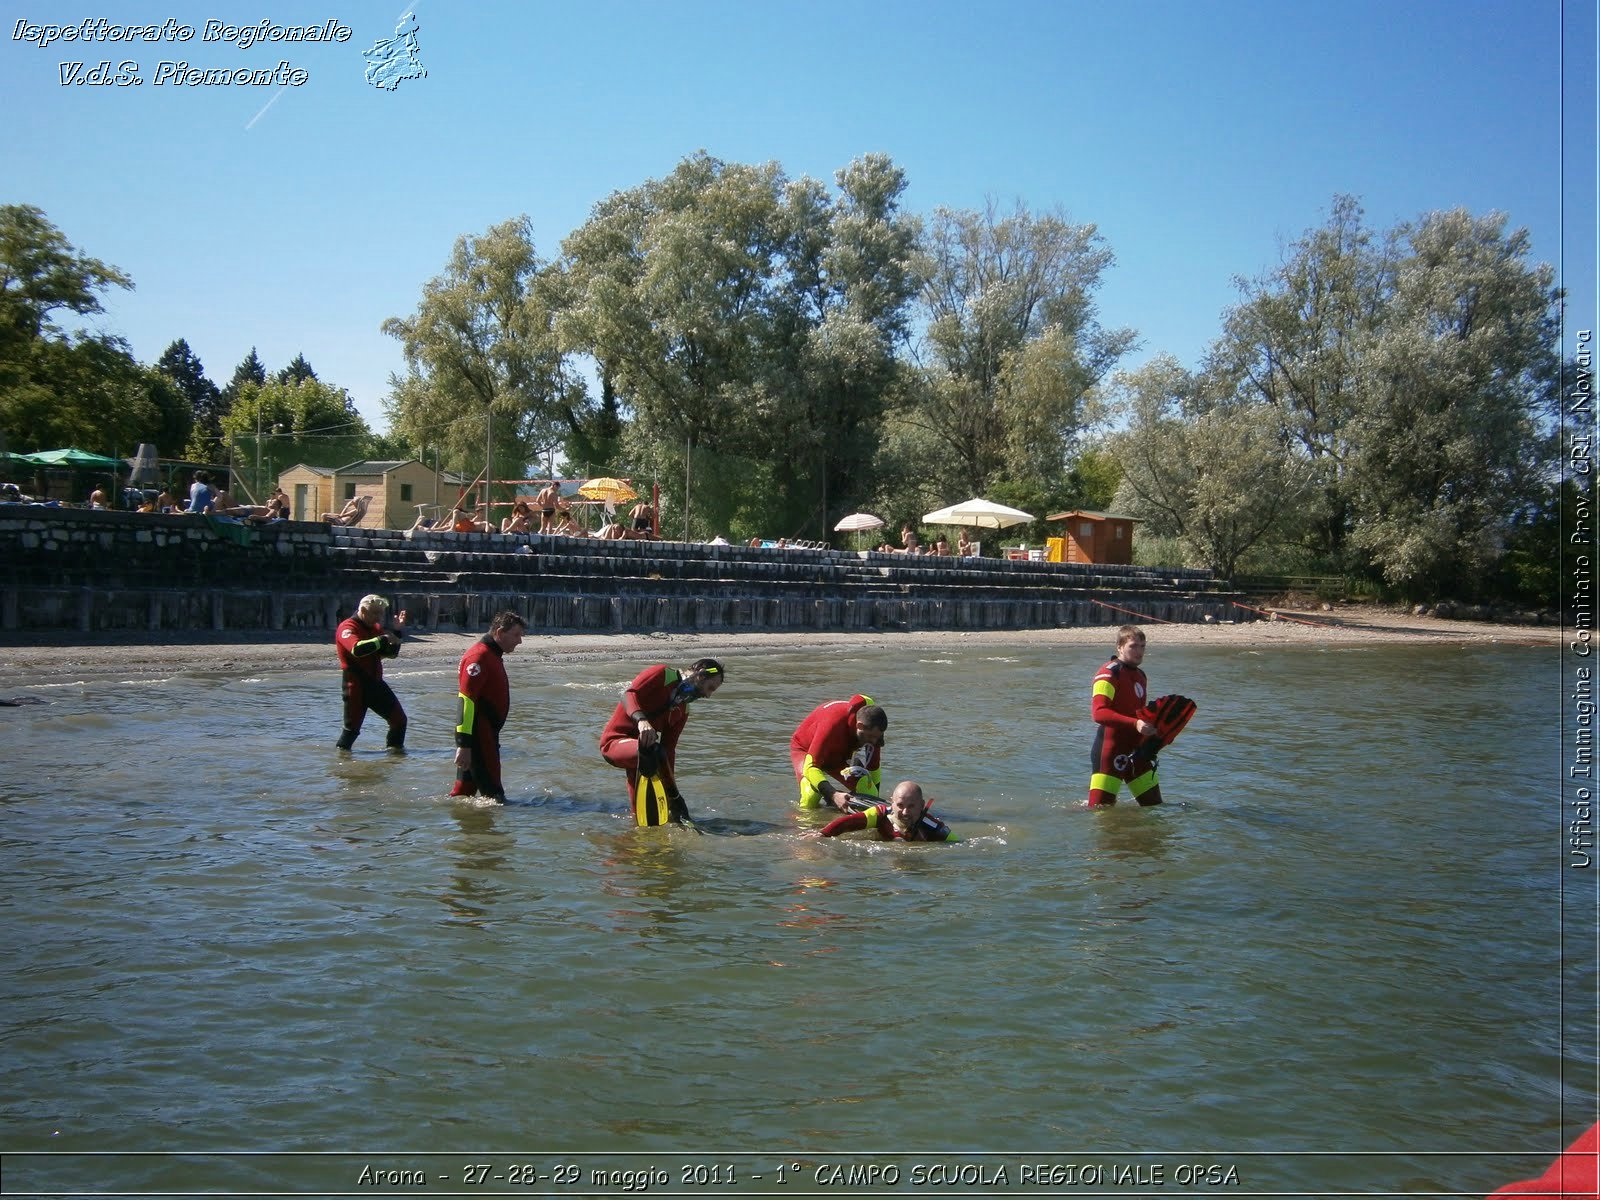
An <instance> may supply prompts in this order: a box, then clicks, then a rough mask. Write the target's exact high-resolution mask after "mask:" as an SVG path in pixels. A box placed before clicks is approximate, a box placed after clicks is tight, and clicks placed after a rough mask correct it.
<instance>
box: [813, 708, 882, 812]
mask: <svg viewBox="0 0 1600 1200" xmlns="http://www.w3.org/2000/svg"><path fill="white" fill-rule="evenodd" d="M888 728H889V716H888V714H887V713H885V712H884V711H883V709H882V708H881V707H879V706H878V705H877V704H875V703H873V700H872V697H871V696H851V697H850V699H848V700H830V701H829V702H828V703H827V704H819V705H818V706H817V707H816V708H814V709H812V710H811V712H810V714H809V715H808V716H807V717H806V719H805V720H803V721H801V722H800V726H799V728H797V729H796V730H795V731H794V736H793V737H792V738H790V739H789V763H790V765H791V766H792V767H793V768H794V775H795V779H796V780H798V781H799V784H800V807H801V808H821V807H822V806H823V805H824V804H826V805H828V806H829V807H832V808H837V809H839V810H840V811H841V812H844V811H846V809H847V801H848V799H849V798H850V797H852V796H869V797H871V798H873V799H876V798H877V796H878V789H879V788H880V787H881V786H882V785H883V735H884V733H885V732H886V731H887V730H888Z"/></svg>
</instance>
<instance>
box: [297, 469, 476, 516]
mask: <svg viewBox="0 0 1600 1200" xmlns="http://www.w3.org/2000/svg"><path fill="white" fill-rule="evenodd" d="M465 482H466V481H465V480H462V479H460V478H459V477H457V476H456V475H455V474H453V473H452V472H449V471H443V472H438V473H435V471H434V470H433V468H432V467H427V466H424V465H423V464H422V463H420V462H418V461H417V460H416V459H414V458H413V459H406V460H403V461H400V462H373V461H364V462H354V463H350V464H348V465H346V466H343V467H310V466H307V465H306V464H305V463H297V464H296V465H295V466H293V467H290V468H289V469H288V470H287V471H285V472H283V474H281V475H279V476H278V486H279V487H281V488H282V489H283V490H284V491H285V492H287V493H288V494H289V499H290V505H291V507H290V512H291V513H292V515H293V516H294V519H295V520H297V521H315V520H317V519H318V518H319V517H320V516H321V514H323V513H325V512H338V511H339V510H340V509H342V508H343V507H344V505H345V501H347V500H351V499H354V498H355V497H356V496H367V497H369V498H370V500H369V503H368V506H367V513H366V516H364V517H363V518H362V519H361V524H362V525H363V526H365V527H366V528H368V529H409V528H411V524H412V522H414V521H415V520H416V519H417V510H418V508H419V507H422V506H427V507H428V508H430V510H431V509H432V508H434V507H439V508H448V507H449V506H450V505H451V504H453V503H454V502H455V499H456V496H457V495H458V494H459V493H460V489H461V486H462V484H463V483H465Z"/></svg>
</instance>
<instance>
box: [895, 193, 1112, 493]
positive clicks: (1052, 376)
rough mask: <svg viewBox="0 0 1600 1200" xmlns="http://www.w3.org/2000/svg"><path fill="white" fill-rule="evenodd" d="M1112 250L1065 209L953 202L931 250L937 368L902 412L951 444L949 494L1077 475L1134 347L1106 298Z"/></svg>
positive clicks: (935, 225) (930, 328) (929, 302)
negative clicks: (1118, 368)
mask: <svg viewBox="0 0 1600 1200" xmlns="http://www.w3.org/2000/svg"><path fill="white" fill-rule="evenodd" d="M1112 261H1113V256H1112V252H1111V250H1110V248H1109V247H1107V246H1106V245H1105V241H1104V239H1103V238H1102V237H1101V236H1100V234H1099V232H1098V230H1097V229H1096V228H1095V227H1094V226H1093V225H1082V224H1074V223H1073V222H1072V221H1070V220H1069V219H1068V218H1067V217H1066V216H1065V215H1064V214H1063V213H1060V212H1054V213H1047V214H1043V215H1037V216H1036V215H1034V214H1033V213H1030V212H1029V211H1028V210H1027V209H1026V208H1025V207H1024V206H1022V205H1020V204H1019V205H1018V206H1017V207H1016V208H1015V209H1014V210H1013V211H1011V212H1009V213H1001V212H1000V211H998V210H997V209H996V208H995V207H994V206H993V205H991V206H990V207H988V208H987V209H986V210H984V211H983V212H977V211H970V210H961V211H956V210H950V209H939V210H937V211H936V212H935V214H934V216H933V220H932V222H931V227H930V231H929V235H928V238H927V242H926V247H925V251H924V254H923V256H922V259H921V273H922V279H923V285H922V292H921V298H920V303H921V313H922V315H923V317H924V319H925V321H926V334H925V337H924V339H923V357H924V361H925V370H924V371H923V372H922V375H921V379H920V381H919V386H918V387H917V388H916V389H915V390H914V391H912V392H911V393H910V395H909V403H908V404H907V405H906V406H905V407H904V408H903V409H902V410H901V418H902V419H903V420H905V421H907V422H909V423H911V424H913V425H915V426H918V427H919V428H920V429H922V430H923V431H924V432H925V434H926V435H927V436H928V437H929V438H931V439H932V441H933V442H934V443H935V444H937V445H938V446H939V447H940V449H941V451H942V454H941V458H942V460H943V462H944V463H945V464H946V465H945V469H944V470H943V471H942V472H941V473H940V477H939V480H938V482H939V486H940V488H941V490H946V491H950V492H961V493H963V494H964V495H979V494H982V493H984V492H985V491H987V490H988V489H989V488H990V487H991V485H992V484H994V483H996V482H997V481H1000V480H1003V479H1007V478H1011V479H1016V480H1019V481H1020V480H1028V479H1032V480H1042V481H1045V482H1046V483H1048V484H1054V483H1056V482H1059V481H1060V480H1062V478H1063V477H1064V476H1065V474H1066V472H1067V470H1068V468H1069V463H1070V459H1071V457H1072V455H1073V451H1074V449H1075V447H1076V445H1077V442H1078V439H1079V437H1080V435H1081V434H1082V433H1083V432H1084V431H1085V430H1086V429H1087V428H1088V427H1089V426H1090V425H1092V423H1093V420H1094V416H1095V413H1094V409H1093V407H1092V402H1093V396H1094V388H1095V386H1096V385H1097V384H1098V383H1099V381H1100V380H1101V379H1102V378H1103V377H1104V376H1105V375H1106V373H1107V372H1108V371H1109V370H1110V369H1111V368H1112V367H1113V366H1114V365H1115V363H1116V362H1117V360H1118V359H1119V358H1121V357H1122V355H1123V354H1125V353H1126V352H1127V351H1128V350H1129V349H1130V348H1131V347H1132V346H1133V344H1134V335H1133V332H1132V331H1131V330H1126V329H1105V328H1103V327H1102V326H1101V325H1100V323H1099V319H1098V314H1097V309H1096V305H1095V301H1094V293H1095V290H1096V289H1097V288H1098V287H1099V284H1100V279H1101V276H1102V275H1103V274H1104V273H1105V271H1106V270H1107V269H1108V268H1109V267H1110V266H1111V263H1112Z"/></svg>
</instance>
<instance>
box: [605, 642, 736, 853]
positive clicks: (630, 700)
mask: <svg viewBox="0 0 1600 1200" xmlns="http://www.w3.org/2000/svg"><path fill="white" fill-rule="evenodd" d="M724 678H726V674H725V672H724V671H723V669H722V664H721V663H719V662H718V661H717V660H716V659H714V658H702V659H699V660H697V661H696V662H695V663H694V664H693V665H692V666H690V668H689V669H688V670H687V671H679V670H676V669H675V668H673V667H668V666H654V667H646V668H645V669H644V670H643V671H641V672H639V674H638V675H637V676H636V677H635V678H634V680H633V682H632V683H630V684H629V685H628V688H627V691H625V692H624V693H623V694H622V700H621V702H620V703H619V704H618V705H617V707H616V711H614V712H613V713H612V714H611V720H610V721H608V722H607V723H606V727H605V729H604V730H602V731H601V734H600V756H601V757H602V758H604V759H605V760H606V761H607V762H608V763H610V764H611V765H612V766H613V767H621V768H622V769H623V770H625V771H626V772H627V773H628V803H629V804H630V805H631V806H632V807H633V810H634V818H635V820H636V821H637V822H638V823H639V824H640V825H662V824H665V823H666V822H667V821H668V820H672V821H684V820H687V819H688V816H689V810H688V806H687V805H685V804H684V801H683V797H682V796H681V795H680V794H679V793H678V784H677V774H676V768H677V759H678V738H679V736H680V735H681V734H682V733H683V727H684V726H685V725H686V724H687V723H688V721H689V705H690V704H691V703H693V702H694V701H696V700H699V699H702V698H704V697H706V696H710V695H712V694H714V693H715V692H716V690H717V689H718V688H719V687H721V686H722V681H723V679H724Z"/></svg>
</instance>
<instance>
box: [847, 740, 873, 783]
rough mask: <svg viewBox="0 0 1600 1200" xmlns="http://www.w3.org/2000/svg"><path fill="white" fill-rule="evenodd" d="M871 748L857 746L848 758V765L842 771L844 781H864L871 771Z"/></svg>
mask: <svg viewBox="0 0 1600 1200" xmlns="http://www.w3.org/2000/svg"><path fill="white" fill-rule="evenodd" d="M872 749H873V748H872V747H871V746H858V747H856V752H855V753H854V754H852V755H851V756H850V765H849V766H847V767H846V768H845V769H844V778H845V781H846V782H847V783H848V782H851V781H853V780H857V779H864V778H865V777H866V776H867V775H868V774H870V773H871V771H872Z"/></svg>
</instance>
